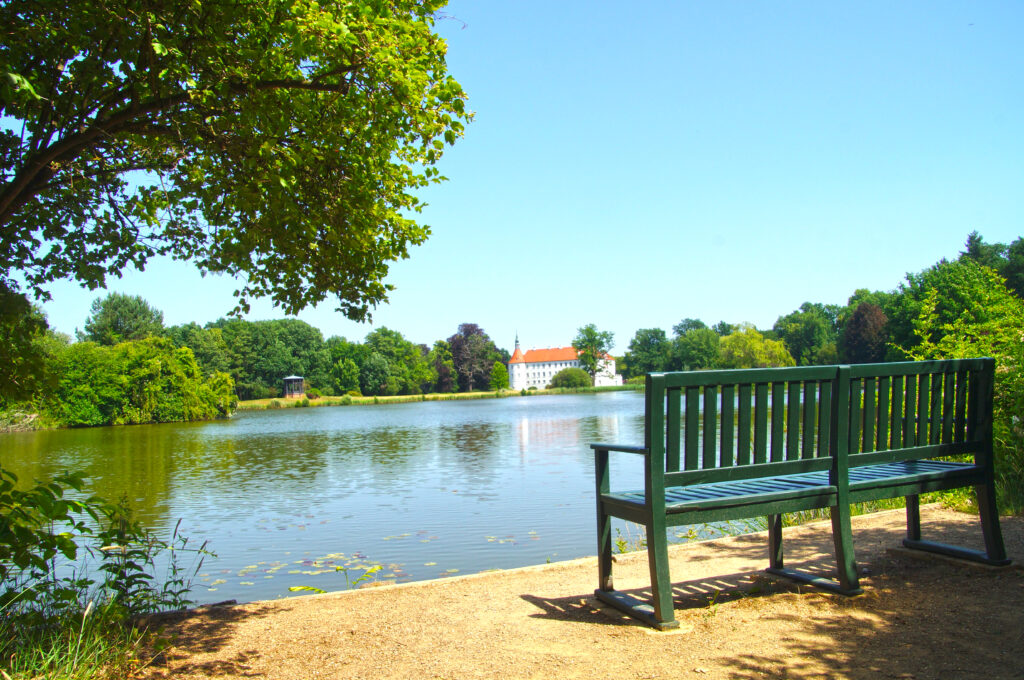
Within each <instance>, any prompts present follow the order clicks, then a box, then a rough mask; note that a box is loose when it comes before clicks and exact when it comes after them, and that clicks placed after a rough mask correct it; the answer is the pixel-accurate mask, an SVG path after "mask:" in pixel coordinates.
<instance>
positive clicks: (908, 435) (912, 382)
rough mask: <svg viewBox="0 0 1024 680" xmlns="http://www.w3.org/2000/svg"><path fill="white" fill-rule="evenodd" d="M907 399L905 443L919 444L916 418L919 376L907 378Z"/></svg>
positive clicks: (904, 415) (904, 410) (904, 416)
mask: <svg viewBox="0 0 1024 680" xmlns="http://www.w3.org/2000/svg"><path fill="white" fill-rule="evenodd" d="M905 394H906V399H905V400H904V401H905V403H904V405H903V445H904V446H917V428H915V427H914V420H915V418H916V417H917V377H916V376H913V375H908V376H907V380H906V392H905Z"/></svg>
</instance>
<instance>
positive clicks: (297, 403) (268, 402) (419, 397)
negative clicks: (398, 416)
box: [0, 385, 643, 435]
mask: <svg viewBox="0 0 1024 680" xmlns="http://www.w3.org/2000/svg"><path fill="white" fill-rule="evenodd" d="M642 391H643V385H615V386H609V387H578V388H555V389H550V390H519V391H514V390H496V391H487V392H451V393H447V394H445V393H437V392H434V393H430V394H396V395H391V396H378V397H355V396H349V395H346V396H342V397H333V396H331V397H328V396H323V397H317V398H316V399H308V398H302V399H285V398H283V397H277V398H273V399H251V400H248V401H240V402H238V405H237V406H236V407H235V410H234V411H233V412H232V415H234V414H235V413H237V412H239V411H264V410H275V409H283V408H319V407H324V406H372V405H375V404H377V405H379V404H406V403H414V402H423V401H463V400H475V399H508V398H511V397H533V396H542V395H543V396H548V395H560V394H596V393H600V392H642ZM18 415H24V416H25V418H24V419H23V420H19V421H16V422H14V421H12V422H9V423H8V422H0V435H2V434H14V433H20V432H42V431H47V430H50V431H52V430H71V429H91V428H95V427H134V426H136V425H167V424H170V423H181V422H192V423H201V422H213V421H214V420H227V419H230V418H231V416H228V417H227V418H217V419H212V420H191V421H181V420H168V421H160V422H152V423H123V424H118V425H92V426H88V427H71V426H67V425H53V424H51V423H50V422H49V421H48V420H47V419H46V417H45V416H43V415H42V413H24V414H18Z"/></svg>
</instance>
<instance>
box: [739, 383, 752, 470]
mask: <svg viewBox="0 0 1024 680" xmlns="http://www.w3.org/2000/svg"><path fill="white" fill-rule="evenodd" d="M750 395H751V386H750V384H746V385H740V388H739V424H738V425H737V427H738V432H737V437H736V463H737V464H738V465H749V464H750V461H751V456H750V423H751V421H750Z"/></svg>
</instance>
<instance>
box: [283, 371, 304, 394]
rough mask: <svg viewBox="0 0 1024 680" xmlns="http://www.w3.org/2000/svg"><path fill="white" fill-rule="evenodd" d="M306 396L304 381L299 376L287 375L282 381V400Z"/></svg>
mask: <svg viewBox="0 0 1024 680" xmlns="http://www.w3.org/2000/svg"><path fill="white" fill-rule="evenodd" d="M305 395H306V379H305V378H303V377H302V376H301V375H289V376H288V377H286V378H285V379H284V398H285V399H298V398H300V397H304V396H305Z"/></svg>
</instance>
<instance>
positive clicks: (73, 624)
mask: <svg viewBox="0 0 1024 680" xmlns="http://www.w3.org/2000/svg"><path fill="white" fill-rule="evenodd" d="M82 484H83V480H82V478H81V476H79V475H74V474H65V475H58V476H57V477H55V478H54V479H53V480H51V481H49V482H45V483H43V482H39V483H36V484H34V485H30V486H25V485H23V484H19V482H18V478H17V477H16V476H15V475H14V474H13V473H12V472H10V471H9V470H5V469H3V467H0V674H2V675H3V677H5V678H9V677H26V678H28V677H32V678H36V677H53V678H57V677H59V678H77V677H90V676H92V675H93V674H94V673H98V672H103V673H110V674H113V675H112V676H113V677H116V676H118V675H120V676H121V677H127V675H128V674H129V671H130V670H131V669H132V668H133V667H134V666H135V664H136V663H137V661H138V660H137V659H135V658H133V655H132V651H133V647H134V645H135V644H136V643H137V641H138V633H137V632H136V631H135V628H134V626H132V622H131V617H132V616H135V615H138V614H143V613H147V612H153V611H160V610H165V609H174V608H179V607H182V606H184V605H186V604H188V603H189V600H188V599H187V597H188V592H189V587H190V580H191V577H192V576H194V575H195V574H196V573H197V571H198V569H199V567H200V566H201V564H202V556H204V555H205V554H206V551H205V545H202V546H199V547H198V548H195V549H192V548H190V547H189V546H188V539H186V538H184V537H179V536H178V535H177V533H176V532H175V534H174V535H173V536H172V537H171V539H170V540H168V541H165V540H161V539H159V538H157V537H156V536H154V535H153V534H151V533H150V532H149V531H148V530H146V529H145V528H143V527H142V526H140V525H139V524H138V523H137V522H135V521H134V520H133V519H132V517H131V514H130V512H129V511H128V510H127V508H126V506H125V505H124V504H120V503H110V502H108V501H105V500H103V499H99V498H88V499H85V500H77V499H76V498H81V496H82V493H81V492H82ZM168 551H169V555H170V557H169V559H167V560H162V561H165V562H166V563H167V564H168V568H167V572H166V573H165V574H163V575H162V576H161V575H160V574H158V573H157V568H156V564H157V559H158V556H160V554H161V553H166V552H168ZM183 551H185V552H188V553H191V554H193V555H195V556H197V558H198V559H197V561H196V562H194V564H193V568H192V569H191V570H187V569H183V568H182V567H181V565H180V563H179V560H178V557H179V555H180V554H181V553H182V552H183ZM90 567H92V569H91V570H90Z"/></svg>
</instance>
